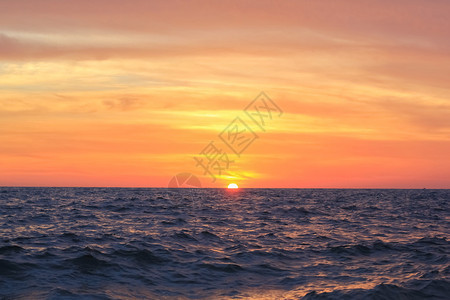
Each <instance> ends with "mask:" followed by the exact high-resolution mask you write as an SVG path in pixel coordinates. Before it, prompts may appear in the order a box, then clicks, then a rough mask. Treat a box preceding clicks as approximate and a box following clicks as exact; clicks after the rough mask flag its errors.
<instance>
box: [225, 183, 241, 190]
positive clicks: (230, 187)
mask: <svg viewBox="0 0 450 300" xmlns="http://www.w3.org/2000/svg"><path fill="white" fill-rule="evenodd" d="M228 188H229V189H237V188H239V187H238V185H237V184H236V183H230V184H229V185H228Z"/></svg>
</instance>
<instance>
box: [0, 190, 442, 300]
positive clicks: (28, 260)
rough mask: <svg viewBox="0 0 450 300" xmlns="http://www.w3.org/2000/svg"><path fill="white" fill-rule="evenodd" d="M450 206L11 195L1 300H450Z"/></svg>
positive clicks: (3, 198)
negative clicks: (199, 299) (200, 299)
mask: <svg viewBox="0 0 450 300" xmlns="http://www.w3.org/2000/svg"><path fill="white" fill-rule="evenodd" d="M449 200H450V190H314V189H312V190H304V189H244V190H239V191H235V192H229V191H228V190H222V189H196V190H190V189H172V190H169V189H119V188H0V298H1V299H198V298H202V299H396V300H398V299H450V262H449V254H450V239H449V236H450V208H449Z"/></svg>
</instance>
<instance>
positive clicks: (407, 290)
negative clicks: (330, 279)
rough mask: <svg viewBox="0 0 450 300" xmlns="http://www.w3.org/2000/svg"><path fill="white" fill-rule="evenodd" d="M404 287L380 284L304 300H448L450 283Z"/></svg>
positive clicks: (427, 282)
mask: <svg viewBox="0 0 450 300" xmlns="http://www.w3.org/2000/svg"><path fill="white" fill-rule="evenodd" d="M405 285H406V286H408V285H412V286H413V287H404V286H399V285H395V284H379V285H377V286H375V287H374V288H372V289H353V290H335V291H333V292H325V293H317V292H315V291H313V292H310V293H308V294H307V295H305V296H304V297H303V298H302V300H328V299H330V300H331V299H333V300H341V299H342V300H344V299H345V300H348V299H352V300H380V299H382V300H423V299H434V300H448V299H449V295H450V282H449V281H444V280H431V281H414V282H413V283H407V284H405Z"/></svg>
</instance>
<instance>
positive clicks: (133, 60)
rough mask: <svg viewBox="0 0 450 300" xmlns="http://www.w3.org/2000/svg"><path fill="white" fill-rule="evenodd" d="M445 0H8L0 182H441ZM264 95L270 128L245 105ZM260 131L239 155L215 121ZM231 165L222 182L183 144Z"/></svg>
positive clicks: (449, 171) (445, 156)
mask: <svg viewBox="0 0 450 300" xmlns="http://www.w3.org/2000/svg"><path fill="white" fill-rule="evenodd" d="M449 13H450V2H448V1H438V0H436V1H425V0H422V1H419V0H408V1H396V2H395V3H392V1H361V0H355V1H339V2H338V1H117V0H114V1H111V0H96V1H93V0H89V1H58V0H47V1H43V0H33V1H28V0H27V1H24V0H14V1H1V2H0V186H152V187H153V186H154V187H165V186H167V184H168V182H169V180H170V179H171V177H172V176H174V175H176V174H177V173H180V172H191V173H193V174H195V175H196V176H198V177H199V178H200V179H201V182H202V185H203V186H208V187H223V186H226V185H228V183H230V182H236V183H238V184H239V185H240V186H241V187H337V188H339V187H348V188H352V187H354V188H358V187H369V188H376V187H380V188H383V187H394V188H423V187H427V188H450V185H449V178H450V155H449V153H450V90H449V74H450V30H449V28H450V19H449V18H448V14H449ZM261 91H264V92H265V93H266V94H267V95H268V96H269V97H270V98H271V99H272V100H273V101H274V102H275V103H276V104H277V105H278V106H279V107H280V108H281V109H282V111H283V115H282V116H280V117H274V118H273V119H272V120H270V122H269V123H268V126H267V128H266V131H265V132H263V131H262V130H260V129H259V128H257V127H255V126H254V124H253V125H252V124H251V122H250V120H249V119H245V117H246V115H245V113H244V112H243V109H244V108H245V107H246V106H247V105H248V104H249V103H250V102H251V101H252V100H253V99H255V97H256V96H257V95H258V94H259V93H260V92H261ZM236 117H241V118H242V119H243V120H244V121H245V122H248V123H249V126H250V128H251V129H252V130H254V132H255V134H257V135H258V137H259V138H258V139H256V140H255V141H254V142H253V143H252V144H251V145H250V146H249V147H248V148H247V149H246V150H245V151H244V152H243V153H242V154H241V155H240V157H238V156H236V155H235V154H234V153H233V152H232V151H231V150H230V149H229V148H227V146H226V145H225V144H224V143H223V142H222V141H221V139H220V138H219V134H220V133H221V132H222V131H223V130H224V129H225V128H226V127H227V126H228V124H229V123H230V122H231V121H233V120H234V119H235V118H236ZM210 141H213V142H214V144H216V145H217V146H219V147H220V148H221V149H222V151H224V152H226V153H227V154H228V155H229V157H230V159H232V160H234V163H232V164H230V166H229V168H228V169H227V170H226V172H225V171H224V174H222V176H220V177H219V178H218V179H217V180H216V181H215V182H212V180H211V178H210V177H209V176H208V175H203V170H202V169H201V168H200V167H198V166H197V167H196V163H195V161H194V159H193V156H198V155H199V153H200V152H201V151H202V150H203V149H204V148H205V147H206V146H207V145H208V144H209V142H210Z"/></svg>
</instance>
